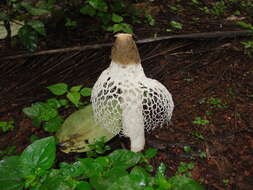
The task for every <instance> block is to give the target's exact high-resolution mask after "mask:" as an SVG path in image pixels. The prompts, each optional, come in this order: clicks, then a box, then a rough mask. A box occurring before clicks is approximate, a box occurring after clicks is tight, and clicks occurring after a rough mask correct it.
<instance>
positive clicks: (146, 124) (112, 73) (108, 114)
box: [91, 34, 174, 152]
mask: <svg viewBox="0 0 253 190" xmlns="http://www.w3.org/2000/svg"><path fill="white" fill-rule="evenodd" d="M111 59H112V60H111V64H110V66H109V67H108V68H107V69H106V70H104V71H103V72H102V74H101V75H100V77H99V78H98V80H97V81H96V83H95V85H94V87H93V90H92V96H91V101H92V107H93V112H94V118H95V120H96V122H98V123H99V124H100V125H101V126H102V127H104V128H106V129H107V130H109V131H110V132H112V133H114V134H119V133H120V134H123V135H125V136H127V137H129V138H130V143H131V150H132V151H134V152H138V151H141V150H142V149H143V148H144V145H145V131H150V130H152V129H154V128H156V127H160V126H163V125H166V124H167V123H168V122H169V121H170V119H171V116H172V111H173V108H174V103H173V100H172V97H171V94H170V93H169V91H168V90H167V89H166V87H165V86H163V85H162V84H161V83H160V82H158V81H156V80H154V79H150V78H147V77H146V76H145V73H144V71H143V68H142V65H141V59H140V55H139V52H138V49H137V46H136V44H135V42H134V40H133V38H132V35H131V34H117V35H116V40H115V43H114V45H113V47H112V52H111Z"/></svg>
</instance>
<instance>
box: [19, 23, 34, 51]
mask: <svg viewBox="0 0 253 190" xmlns="http://www.w3.org/2000/svg"><path fill="white" fill-rule="evenodd" d="M18 37H19V39H20V40H21V41H22V43H23V45H24V47H25V48H26V49H28V50H29V51H31V52H34V51H35V50H36V49H37V43H38V36H37V32H35V30H34V29H33V28H32V27H31V26H29V25H24V26H22V27H21V28H20V29H19V31H18Z"/></svg>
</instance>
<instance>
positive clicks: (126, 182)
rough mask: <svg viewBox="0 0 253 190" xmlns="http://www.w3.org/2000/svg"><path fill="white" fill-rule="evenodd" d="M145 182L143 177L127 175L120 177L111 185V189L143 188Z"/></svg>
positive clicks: (131, 189)
mask: <svg viewBox="0 0 253 190" xmlns="http://www.w3.org/2000/svg"><path fill="white" fill-rule="evenodd" d="M144 187H145V183H143V181H142V180H141V178H136V177H133V176H131V175H126V176H123V177H120V178H118V180H116V181H115V182H114V183H113V184H112V185H111V186H110V188H109V189H110V190H143V188H144Z"/></svg>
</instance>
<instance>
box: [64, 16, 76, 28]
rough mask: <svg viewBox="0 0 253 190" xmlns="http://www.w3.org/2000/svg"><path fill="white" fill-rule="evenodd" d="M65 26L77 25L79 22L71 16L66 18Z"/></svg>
mask: <svg viewBox="0 0 253 190" xmlns="http://www.w3.org/2000/svg"><path fill="white" fill-rule="evenodd" d="M65 26H66V27H76V26H77V22H76V21H75V20H71V19H70V18H66V23H65Z"/></svg>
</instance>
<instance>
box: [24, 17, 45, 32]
mask: <svg viewBox="0 0 253 190" xmlns="http://www.w3.org/2000/svg"><path fill="white" fill-rule="evenodd" d="M27 24H28V25H29V26H31V27H32V28H33V29H34V30H35V31H36V32H38V33H39V34H41V35H43V36H45V35H46V30H45V25H44V23H43V22H41V21H40V20H30V21H29V22H27Z"/></svg>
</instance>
